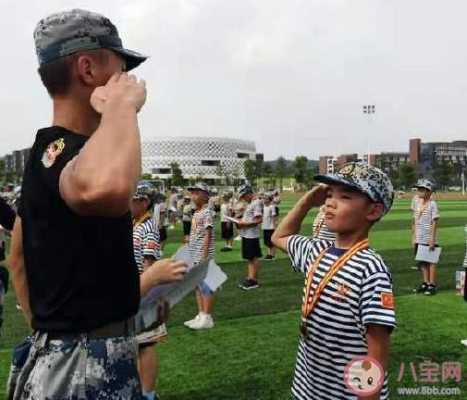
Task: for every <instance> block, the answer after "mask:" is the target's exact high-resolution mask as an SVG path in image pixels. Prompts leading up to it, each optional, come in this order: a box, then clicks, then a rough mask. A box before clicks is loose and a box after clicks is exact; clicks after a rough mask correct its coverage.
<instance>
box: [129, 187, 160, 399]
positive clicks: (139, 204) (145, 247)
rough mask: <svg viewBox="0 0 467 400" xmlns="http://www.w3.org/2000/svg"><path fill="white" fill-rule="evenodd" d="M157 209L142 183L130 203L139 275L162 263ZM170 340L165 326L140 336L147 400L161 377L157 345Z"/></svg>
mask: <svg viewBox="0 0 467 400" xmlns="http://www.w3.org/2000/svg"><path fill="white" fill-rule="evenodd" d="M153 205H154V188H153V187H152V185H151V184H150V183H149V182H144V181H142V182H139V183H138V186H137V188H136V192H135V194H134V196H133V199H132V201H131V203H130V209H131V214H132V216H133V252H134V255H135V261H136V265H137V267H138V272H139V273H140V275H141V274H142V273H143V272H144V271H145V270H147V269H148V268H149V267H150V266H151V265H152V264H153V263H154V261H156V260H158V259H160V241H159V231H158V229H157V227H156V224H155V222H154V219H153V218H152V213H151V211H152V208H153ZM165 337H167V330H166V328H165V324H162V325H160V326H158V327H155V328H153V329H150V330H148V331H143V332H139V333H138V334H137V335H136V341H137V342H138V372H139V377H140V380H141V386H142V389H143V397H144V399H145V400H154V399H155V398H157V397H156V395H155V389H156V382H157V379H158V375H159V359H158V357H157V354H156V352H155V349H154V345H155V344H156V343H157V342H159V341H160V340H161V339H162V338H165Z"/></svg>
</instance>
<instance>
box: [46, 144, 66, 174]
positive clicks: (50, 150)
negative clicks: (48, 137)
mask: <svg viewBox="0 0 467 400" xmlns="http://www.w3.org/2000/svg"><path fill="white" fill-rule="evenodd" d="M64 148H65V140H64V139H63V138H61V139H58V140H55V141H54V142H52V143H50V144H49V145H48V146H47V149H45V151H44V154H43V155H42V159H41V161H42V164H43V165H44V167H45V168H50V167H51V166H52V165H54V163H55V160H56V159H57V157H58V156H59V155H60V154H61V153H62V152H63V149H64Z"/></svg>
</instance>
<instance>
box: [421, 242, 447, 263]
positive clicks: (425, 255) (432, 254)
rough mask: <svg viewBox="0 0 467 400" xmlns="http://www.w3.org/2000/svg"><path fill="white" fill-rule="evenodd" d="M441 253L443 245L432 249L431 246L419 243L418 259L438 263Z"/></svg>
mask: <svg viewBox="0 0 467 400" xmlns="http://www.w3.org/2000/svg"><path fill="white" fill-rule="evenodd" d="M440 255H441V247H435V248H434V249H433V250H430V246H425V245H418V250H417V255H416V256H415V260H416V261H424V262H428V263H431V264H437V263H438V261H439V256H440Z"/></svg>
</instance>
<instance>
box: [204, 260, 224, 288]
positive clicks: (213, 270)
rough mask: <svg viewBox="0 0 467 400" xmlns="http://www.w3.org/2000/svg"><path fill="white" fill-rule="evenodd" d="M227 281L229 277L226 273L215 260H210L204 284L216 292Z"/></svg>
mask: <svg viewBox="0 0 467 400" xmlns="http://www.w3.org/2000/svg"><path fill="white" fill-rule="evenodd" d="M226 280H227V275H226V274H225V273H224V271H222V270H221V268H220V267H219V266H218V265H217V264H216V262H215V261H214V260H210V261H209V264H208V272H207V274H206V278H204V283H205V284H206V285H208V286H209V289H211V290H212V291H213V292H215V291H216V290H217V289H218V288H219V287H220V286H221V285H222V284H223V283H224V282H225V281H226Z"/></svg>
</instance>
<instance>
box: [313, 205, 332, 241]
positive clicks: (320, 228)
mask: <svg viewBox="0 0 467 400" xmlns="http://www.w3.org/2000/svg"><path fill="white" fill-rule="evenodd" d="M312 238H313V239H319V240H332V241H335V240H336V234H335V233H334V232H331V231H330V230H329V228H328V226H327V225H326V221H325V220H324V213H323V212H321V211H320V212H319V213H318V215H317V216H316V218H315V220H314V221H313V235H312Z"/></svg>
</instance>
